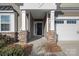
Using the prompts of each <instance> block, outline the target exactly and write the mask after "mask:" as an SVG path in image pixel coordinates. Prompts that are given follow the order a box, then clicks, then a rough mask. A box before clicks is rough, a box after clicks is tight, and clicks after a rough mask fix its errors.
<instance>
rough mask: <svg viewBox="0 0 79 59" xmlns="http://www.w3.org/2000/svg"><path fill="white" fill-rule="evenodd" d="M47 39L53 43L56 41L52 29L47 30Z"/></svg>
mask: <svg viewBox="0 0 79 59" xmlns="http://www.w3.org/2000/svg"><path fill="white" fill-rule="evenodd" d="M47 40H48V41H50V42H53V43H57V39H56V33H55V31H53V30H49V31H48V33H47Z"/></svg>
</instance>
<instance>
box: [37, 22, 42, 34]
mask: <svg viewBox="0 0 79 59" xmlns="http://www.w3.org/2000/svg"><path fill="white" fill-rule="evenodd" d="M37 35H42V23H37Z"/></svg>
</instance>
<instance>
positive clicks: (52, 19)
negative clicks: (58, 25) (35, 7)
mask: <svg viewBox="0 0 79 59" xmlns="http://www.w3.org/2000/svg"><path fill="white" fill-rule="evenodd" d="M54 13H55V11H51V12H50V30H55V28H54V27H55V25H54V20H55V16H54Z"/></svg>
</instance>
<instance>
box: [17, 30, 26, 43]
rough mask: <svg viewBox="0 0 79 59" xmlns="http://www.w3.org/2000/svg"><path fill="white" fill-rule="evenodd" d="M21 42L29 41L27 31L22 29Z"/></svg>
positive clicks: (19, 36)
mask: <svg viewBox="0 0 79 59" xmlns="http://www.w3.org/2000/svg"><path fill="white" fill-rule="evenodd" d="M18 39H19V42H22V43H27V31H21V32H19V34H18Z"/></svg>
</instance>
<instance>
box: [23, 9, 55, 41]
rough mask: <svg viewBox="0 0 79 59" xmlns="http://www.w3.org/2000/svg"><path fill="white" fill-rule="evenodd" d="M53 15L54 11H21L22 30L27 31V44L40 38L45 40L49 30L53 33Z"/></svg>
mask: <svg viewBox="0 0 79 59" xmlns="http://www.w3.org/2000/svg"><path fill="white" fill-rule="evenodd" d="M54 13H55V11H54V10H53V11H52V10H50V9H49V10H22V30H23V31H27V36H26V41H27V42H30V41H34V40H37V39H40V38H42V37H46V38H47V36H48V32H50V30H51V32H54V30H55V26H54V18H55V16H54ZM54 34H55V33H54ZM54 34H52V35H54ZM53 37H54V36H53Z"/></svg>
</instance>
